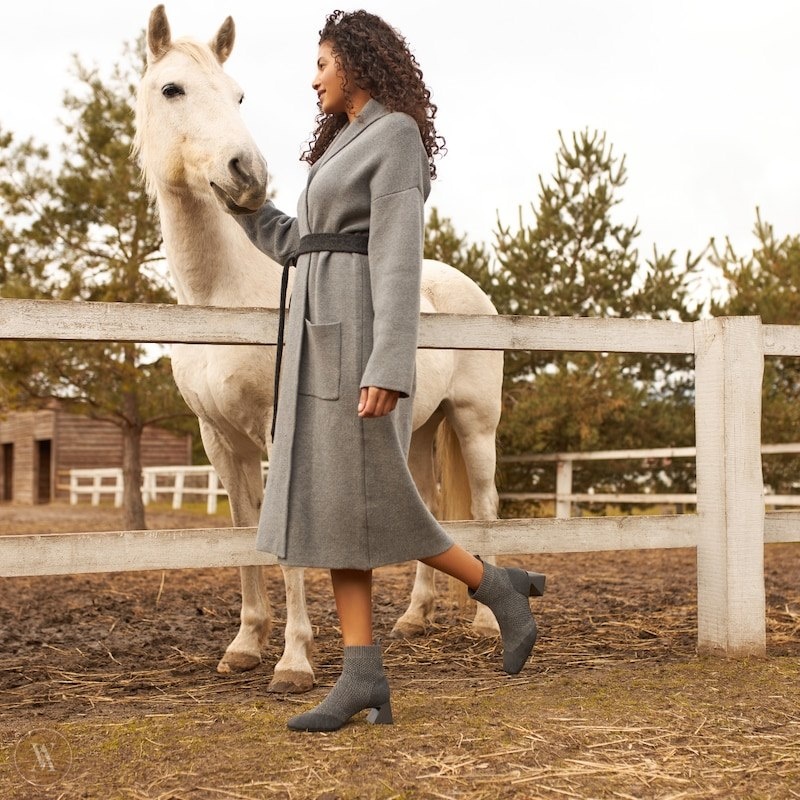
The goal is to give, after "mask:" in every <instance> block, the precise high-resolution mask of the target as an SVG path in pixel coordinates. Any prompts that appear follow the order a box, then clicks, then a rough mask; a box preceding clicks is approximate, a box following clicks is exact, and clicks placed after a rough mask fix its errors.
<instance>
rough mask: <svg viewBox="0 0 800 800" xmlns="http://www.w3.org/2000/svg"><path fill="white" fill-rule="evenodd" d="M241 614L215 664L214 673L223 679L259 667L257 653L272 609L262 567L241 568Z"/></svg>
mask: <svg viewBox="0 0 800 800" xmlns="http://www.w3.org/2000/svg"><path fill="white" fill-rule="evenodd" d="M239 573H240V575H241V579H242V610H241V613H240V625H239V632H238V633H237V634H236V638H235V639H234V640H233V641H232V642H231V643H230V644H229V645H228V647H227V649H226V650H225V655H223V656H222V659H221V660H220V662H219V664H217V672H219V673H222V674H223V675H227V674H229V673H231V672H244V671H246V670H250V669H254V668H255V667H257V666H258V665H259V664H260V663H261V649H262V647H263V646H264V645H265V644H266V643H267V639H268V638H269V634H270V631H271V629H272V609H271V608H270V603H269V597H268V596H267V593H266V587H265V580H264V567H260V566H251V567H241V569H240V570H239Z"/></svg>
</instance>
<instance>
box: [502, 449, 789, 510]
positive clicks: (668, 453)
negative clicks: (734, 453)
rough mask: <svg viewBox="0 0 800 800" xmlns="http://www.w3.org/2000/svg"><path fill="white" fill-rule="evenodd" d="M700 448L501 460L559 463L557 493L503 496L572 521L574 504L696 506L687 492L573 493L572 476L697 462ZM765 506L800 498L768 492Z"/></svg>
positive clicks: (534, 455)
mask: <svg viewBox="0 0 800 800" xmlns="http://www.w3.org/2000/svg"><path fill="white" fill-rule="evenodd" d="M793 453H800V443H796V442H787V443H782V444H764V445H761V455H787V454H793ZM696 455H697V448H696V447H653V448H649V449H641V450H592V451H586V452H574V453H528V454H524V455H515V456H501V457H500V459H499V460H500V461H501V462H502V463H504V464H535V463H555V468H556V490H555V492H524V491H521V492H503V493H501V495H500V498H501V499H503V500H537V501H538V500H551V501H553V502H554V504H555V516H556V517H557V518H558V519H569V518H570V517H571V516H572V515H573V504H574V503H620V504H628V505H679V504H680V505H684V504H688V505H696V504H697V493H696V492H692V493H686V492H640V493H624V492H595V491H588V492H573V491H572V472H573V464H574V463H575V462H576V461H634V460H641V461H644V460H649V459H658V458H661V459H663V458H694V457H696ZM764 501H765V506H767V507H773V508H776V507H778V506H800V494H775V493H768V492H767V490H766V488H765V497H764Z"/></svg>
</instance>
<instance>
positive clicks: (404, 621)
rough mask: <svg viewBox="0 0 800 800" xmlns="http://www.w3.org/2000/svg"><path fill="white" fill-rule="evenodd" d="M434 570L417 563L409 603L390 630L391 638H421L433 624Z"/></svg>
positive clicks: (419, 562)
mask: <svg viewBox="0 0 800 800" xmlns="http://www.w3.org/2000/svg"><path fill="white" fill-rule="evenodd" d="M435 574H436V570H435V569H434V568H433V567H429V566H428V565H427V564H423V563H422V562H421V561H418V562H417V574H416V576H415V578H414V588H413V589H412V590H411V602H410V603H409V605H408V608H407V609H406V611H405V613H404V614H403V616H402V617H400V619H398V620H397V622H395V624H394V628H392V632H391V634H390V636H392V637H400V638H404V637H410V636H421V635H422V634H423V633H425V631H426V630H427V628H428V627H429V626H430V624H431V623H432V622H433V611H434V602H435V600H436V587H435V585H434V578H435Z"/></svg>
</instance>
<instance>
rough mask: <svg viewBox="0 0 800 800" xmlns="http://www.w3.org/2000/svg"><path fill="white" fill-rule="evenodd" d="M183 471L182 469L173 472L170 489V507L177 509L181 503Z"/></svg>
mask: <svg viewBox="0 0 800 800" xmlns="http://www.w3.org/2000/svg"><path fill="white" fill-rule="evenodd" d="M184 477H185V473H183V472H182V471H179V472H176V473H175V483H174V485H173V489H172V508H173V509H175V510H177V509H179V508H180V507H181V506H182V505H183V482H184Z"/></svg>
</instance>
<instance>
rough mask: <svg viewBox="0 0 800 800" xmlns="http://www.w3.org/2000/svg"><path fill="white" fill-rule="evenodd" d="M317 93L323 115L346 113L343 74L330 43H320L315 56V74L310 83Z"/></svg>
mask: <svg viewBox="0 0 800 800" xmlns="http://www.w3.org/2000/svg"><path fill="white" fill-rule="evenodd" d="M311 86H312V88H313V89H314V91H315V92H316V93H317V98H318V99H319V104H320V108H321V109H322V113H323V114H341V113H343V112H346V111H347V98H346V96H345V93H344V73H343V72H342V70H341V69H340V68H339V66H338V64H337V63H336V59H335V58H334V57H333V48H332V47H331V43H330V42H322V44H320V46H319V54H318V56H317V74H316V75H315V76H314V80H313V81H312V82H311Z"/></svg>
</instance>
